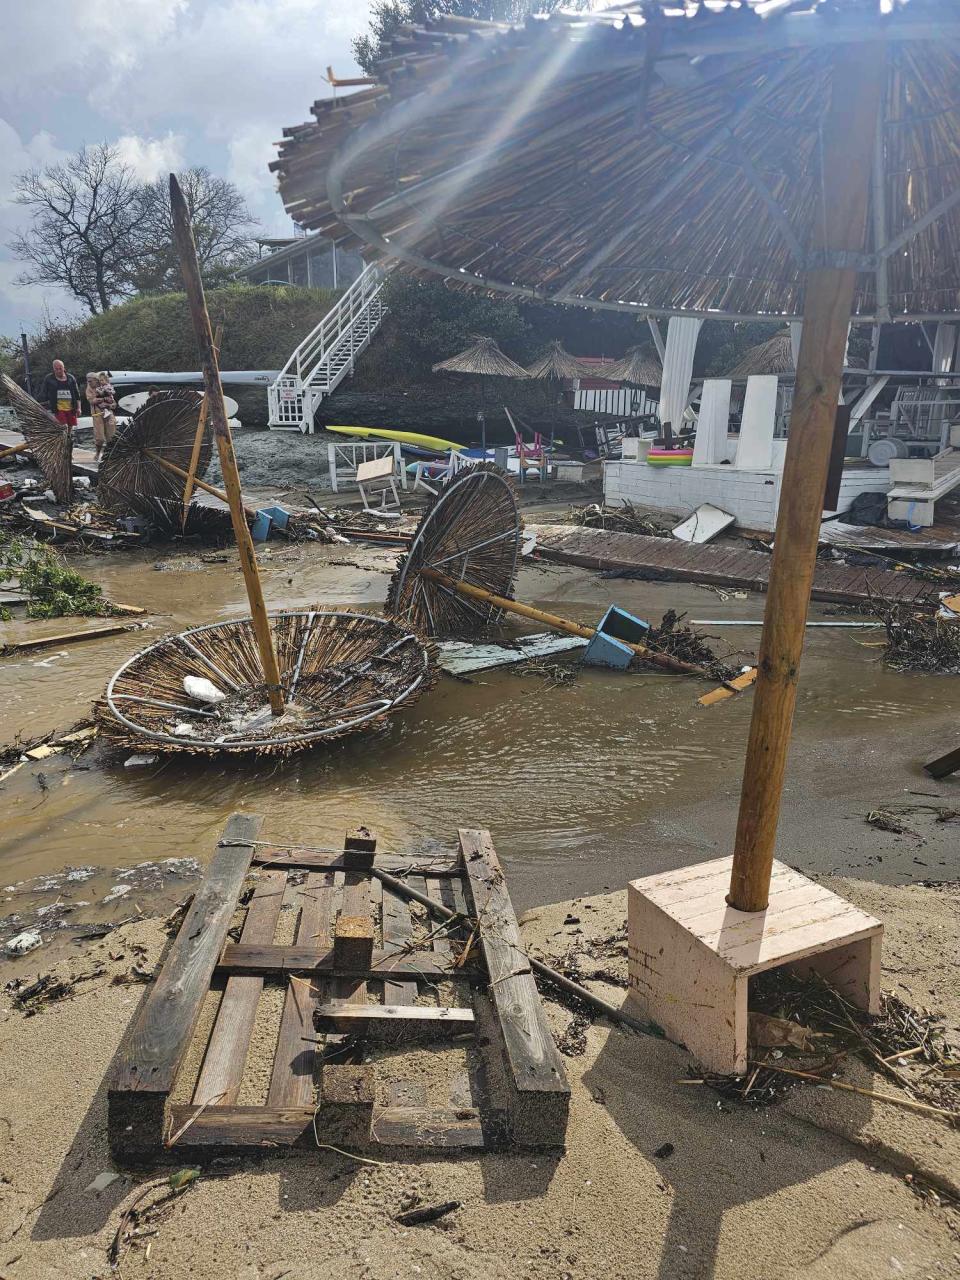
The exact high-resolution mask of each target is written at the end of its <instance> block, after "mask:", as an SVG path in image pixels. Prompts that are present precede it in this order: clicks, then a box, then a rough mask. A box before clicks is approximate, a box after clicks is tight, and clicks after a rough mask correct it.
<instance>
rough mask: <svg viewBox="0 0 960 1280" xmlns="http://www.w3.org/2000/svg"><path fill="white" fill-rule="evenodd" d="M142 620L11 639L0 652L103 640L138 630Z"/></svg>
mask: <svg viewBox="0 0 960 1280" xmlns="http://www.w3.org/2000/svg"><path fill="white" fill-rule="evenodd" d="M143 625H144V624H143V623H142V622H111V623H109V624H108V625H106V626H103V627H87V628H86V629H85V630H81V631H58V632H56V633H55V634H54V635H51V636H30V637H29V639H26V640H12V641H11V642H10V644H5V645H2V646H0V653H21V652H27V651H28V650H31V649H48V648H49V647H50V645H52V644H77V643H78V642H79V641H80V640H104V639H106V637H107V636H119V635H122V634H123V632H124V631H140V630H142V628H143Z"/></svg>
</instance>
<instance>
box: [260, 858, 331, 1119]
mask: <svg viewBox="0 0 960 1280" xmlns="http://www.w3.org/2000/svg"><path fill="white" fill-rule="evenodd" d="M297 895H298V897H299V900H300V914H299V916H298V918H297V925H296V935H295V936H296V941H297V942H298V943H302V944H303V945H304V946H307V947H313V948H314V949H316V948H318V947H321V946H326V945H328V944H329V942H330V933H329V922H330V904H331V901H332V898H333V875H332V873H331V872H328V871H312V872H310V873H309V874H308V875H307V877H306V878H305V880H304V882H303V884H302V885H299V886H298V887H297ZM317 998H318V997H317V992H316V991H315V989H314V987H313V985H312V984H311V983H310V982H309V981H304V980H302V979H300V978H297V977H291V978H290V981H289V982H288V984H287V991H286V995H285V996H284V1000H283V1013H282V1014H281V1015H280V1032H279V1035H278V1036H277V1047H276V1051H275V1053H274V1056H273V1070H272V1071H271V1073H270V1088H269V1091H268V1093H267V1106H268V1107H300V1106H309V1105H310V1103H312V1102H313V1092H314V1084H315V1075H316V1050H315V1049H314V1046H313V1045H312V1044H310V1043H309V1040H308V1037H309V1036H310V1032H311V1029H312V1027H313V1010H314V1008H315V1006H316V1003H317Z"/></svg>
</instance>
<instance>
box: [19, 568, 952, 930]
mask: <svg viewBox="0 0 960 1280" xmlns="http://www.w3.org/2000/svg"><path fill="white" fill-rule="evenodd" d="M394 558H395V557H394V555H393V554H392V553H390V552H385V551H382V550H376V549H372V548H370V547H363V546H351V547H336V548H332V547H326V546H317V545H313V544H308V545H306V546H302V547H287V546H285V545H284V544H282V543H277V544H271V546H270V547H269V548H268V549H267V551H266V552H265V553H264V554H263V559H262V565H261V569H262V573H263V580H264V585H265V590H266V593H267V598H268V604H269V605H270V606H271V607H281V606H282V607H297V606H307V605H312V604H316V603H322V604H323V605H325V606H330V607H336V606H356V605H361V606H365V607H376V606H377V605H378V604H379V603H381V602H382V600H383V598H384V595H385V592H386V586H387V581H388V575H389V573H390V571H391V569H392V565H393V562H394ZM72 562H73V563H75V564H76V565H77V567H78V568H80V569H81V570H82V571H83V572H85V573H86V574H87V575H88V576H90V577H92V578H94V579H95V580H96V581H97V582H99V583H101V584H102V586H103V588H104V590H105V592H106V594H107V595H108V596H109V597H110V598H112V599H114V600H119V601H124V602H127V603H131V604H140V605H144V606H147V607H149V608H150V609H151V610H152V614H151V622H152V624H153V629H151V630H150V631H147V632H144V633H132V634H130V635H124V636H120V637H118V638H112V639H107V640H103V641H93V642H90V643H88V644H82V645H76V646H73V647H70V648H68V649H63V650H59V649H56V648H54V649H51V650H45V651H41V652H40V653H38V654H34V655H32V656H29V657H28V656H24V655H21V656H19V657H18V656H13V657H10V658H7V659H3V660H2V661H0V673H2V679H3V689H4V698H3V705H2V708H0V740H2V741H4V742H9V741H11V740H12V739H13V738H14V736H15V735H16V734H17V733H20V734H22V735H23V736H25V737H34V736H36V735H38V734H40V733H43V732H45V731H47V730H50V729H56V728H59V729H63V728H66V727H67V726H69V725H70V724H72V723H73V722H75V721H77V720H80V719H83V718H85V717H87V716H88V715H89V713H90V707H91V703H92V702H93V701H94V700H95V699H96V698H97V697H98V696H99V695H100V693H101V692H102V690H103V687H104V684H105V682H106V680H107V678H108V677H109V676H110V675H111V674H112V672H113V671H114V670H115V669H116V668H117V667H118V666H119V665H120V664H121V662H122V661H124V660H125V659H126V657H128V656H129V655H130V654H131V653H133V652H135V651H136V649H138V648H139V647H142V645H143V644H144V642H145V641H146V640H152V639H153V638H155V637H157V636H159V635H160V634H162V632H163V631H166V630H181V629H183V628H184V627H187V626H190V625H195V624H198V623H201V622H212V621H216V620H218V619H224V618H229V617H235V616H238V615H242V614H243V613H245V612H246V605H245V598H244V594H243V585H242V579H241V577H240V574H239V572H238V570H237V568H236V561H235V559H234V558H233V555H232V553H231V556H230V560H229V561H228V562H227V563H211V564H204V563H200V562H199V561H198V560H196V559H193V558H190V557H180V558H174V557H173V556H172V555H170V554H169V553H167V552H165V551H159V550H144V551H138V552H136V553H132V554H125V555H108V556H97V557H77V558H74V559H73V561H72ZM158 562H160V563H164V564H166V565H167V566H168V568H166V569H164V570H161V569H158V568H156V567H155V565H156V564H157V563H158ZM517 594H518V597H519V598H520V599H523V600H525V601H528V602H530V603H533V604H538V605H541V606H543V607H545V608H548V609H552V610H553V611H555V612H557V613H561V614H564V613H565V614H567V615H569V616H570V617H573V618H576V619H578V620H582V621H596V620H598V619H599V617H600V616H601V614H602V612H603V611H604V609H605V608H606V606H607V604H609V603H611V602H614V601H615V602H617V603H619V604H620V605H622V606H623V607H625V608H627V609H630V610H631V611H632V612H634V613H637V614H639V615H640V616H646V617H648V618H652V619H655V620H656V619H659V617H660V615H661V614H662V613H663V612H664V610H665V609H667V608H674V609H678V610H685V611H687V612H688V613H689V615H690V616H692V617H700V618H759V617H760V616H761V613H762V608H763V599H762V597H760V596H756V595H751V596H748V597H744V598H738V597H737V596H736V595H733V594H731V593H728V598H726V599H723V598H721V597H720V595H719V594H718V593H717V592H716V591H715V590H712V589H706V588H702V587H698V586H696V585H693V584H683V583H645V582H635V581H626V580H604V579H602V578H601V577H600V576H599V575H598V574H595V573H591V572H589V571H586V570H580V569H574V568H568V567H561V566H553V565H551V566H530V567H524V569H523V570H522V572H521V574H520V579H519V583H518V591H517ZM812 616H816V617H823V616H824V611H823V610H822V609H817V610H815V612H814V614H813V615H812ZM73 625H75V620H67V626H68V627H72V626H73ZM76 625H84V624H83V623H77V624H76ZM62 629H64V620H62V619H61V620H58V621H57V622H50V623H46V622H36V623H24V622H15V623H11V624H6V625H5V626H3V627H0V630H2V631H3V632H4V638H15V637H16V636H17V635H21V634H26V633H29V634H31V635H36V634H40V633H41V632H43V631H44V630H47V631H49V632H51V633H52V632H55V631H57V630H62ZM524 629H525V630H534V629H536V628H533V627H526V628H524ZM705 630H709V628H705ZM712 634H713V635H715V636H717V637H718V639H717V648H718V649H719V650H720V651H722V652H728V651H731V650H733V649H734V648H736V647H737V646H742V647H743V649H744V660H748V659H749V657H750V655H751V654H752V652H753V650H754V649H755V646H756V644H757V641H758V638H759V628H732V627H731V628H724V629H722V630H717V631H715V632H713V633H712ZM881 635H882V632H880V631H879V630H833V629H831V630H817V631H810V632H808V637H809V638H808V644H807V653H806V657H805V661H804V671H803V681H802V685H801V692H800V701H799V708H798V718H797V731H796V736H797V744H798V745H797V747H796V748H795V754H796V755H797V757H798V760H799V763H798V768H799V769H800V770H801V772H800V774H798V775H797V776H798V777H799V778H800V779H801V782H802V781H803V779H807V784H808V789H809V787H810V786H813V785H814V782H813V781H810V779H815V778H819V779H820V781H819V783H817V784H816V785H820V786H822V787H823V788H824V789H825V791H827V792H829V791H831V790H833V791H836V790H837V786H836V785H835V784H836V783H837V780H838V779H842V778H843V777H844V776H846V777H847V778H848V779H849V784H850V787H851V788H855V787H856V786H857V785H862V783H863V778H864V767H865V761H867V760H872V761H873V763H871V764H870V765H869V767H870V768H871V769H878V768H879V769H880V771H881V772H882V770H883V767H884V762H885V761H887V758H888V756H889V757H890V759H891V760H892V759H893V757H894V755H895V754H896V751H895V750H894V749H893V745H894V744H895V743H896V742H897V741H901V742H903V741H905V738H904V736H903V735H907V734H910V733H912V734H914V735H915V734H916V733H917V732H918V729H922V728H923V726H924V725H926V726H929V727H930V732H931V733H933V732H934V730H937V731H938V732H939V731H940V730H939V727H940V726H941V725H942V724H943V723H944V718H945V717H946V716H947V715H949V714H950V711H951V706H950V704H951V701H952V700H953V699H954V698H955V693H954V690H955V689H956V688H957V682H956V680H955V679H950V678H938V677H930V676H916V675H905V674H898V673H895V672H891V671H889V670H887V669H885V668H884V667H882V666H881V665H880V660H879V654H880V652H881V651H880V649H879V648H877V647H875V646H876V643H877V642H878V641H879V639H880V637H881ZM472 679H473V681H474V682H473V683H472V684H464V683H460V682H458V681H454V680H451V679H448V678H445V677H444V678H441V680H440V681H439V683H438V684H437V686H436V687H435V689H433V690H432V691H431V692H430V693H429V694H427V695H426V696H425V697H423V698H422V699H421V700H420V701H419V702H418V703H417V704H416V705H414V706H413V707H411V708H409V709H408V710H406V711H403V712H401V713H399V714H397V715H395V716H393V717H392V718H391V719H390V720H389V721H388V723H387V724H386V726H385V727H384V728H383V729H381V730H379V731H378V732H376V733H374V734H372V735H358V736H355V737H353V738H348V739H345V740H343V741H342V742H341V743H339V744H335V745H333V746H332V747H329V748H320V749H318V750H315V751H312V752H307V753H301V754H299V755H296V756H293V757H291V758H290V759H289V760H286V761H278V760H276V759H273V758H266V759H263V760H259V761H242V760H239V761H238V760H237V759H236V758H229V757H223V758H221V759H219V760H217V759H211V760H207V759H203V758H200V757H195V756H185V757H179V758H178V757H174V758H172V759H169V758H168V759H166V760H165V759H164V758H163V757H161V758H160V760H159V761H158V762H157V763H156V764H155V765H153V766H151V767H146V768H135V769H128V768H124V767H123V763H122V762H123V759H124V757H125V755H127V754H129V753H121V754H120V755H119V756H110V755H109V754H108V753H107V752H106V751H104V750H103V749H102V748H100V747H96V748H94V749H93V750H91V751H89V752H87V753H86V754H85V755H84V756H82V757H81V759H80V760H79V761H78V763H77V764H76V765H74V764H73V763H72V762H71V761H70V760H69V759H68V758H66V757H55V758H52V759H48V760H46V761H43V762H40V763H31V764H28V765H25V766H24V767H23V768H22V769H20V770H19V771H18V772H17V773H16V774H15V775H14V776H12V777H11V778H9V779H8V780H7V781H6V782H4V783H3V784H0V806H2V812H3V822H2V829H0V877H2V883H3V884H4V885H8V886H9V885H11V884H16V883H18V882H20V881H23V880H25V879H27V878H29V877H34V876H37V875H39V874H42V873H48V872H59V871H62V870H63V869H64V868H66V867H71V866H85V865H90V866H95V867H98V868H104V871H103V872H98V877H97V878H96V879H95V880H94V881H93V882H92V883H91V884H90V885H85V886H84V890H85V892H84V895H83V896H84V899H85V900H92V901H93V902H94V903H95V904H96V903H97V901H98V895H100V896H101V897H102V895H103V891H104V890H105V888H107V887H109V885H110V883H111V882H112V880H113V878H114V876H113V874H112V872H113V871H115V870H116V869H118V868H128V867H130V866H132V865H134V864H137V863H140V862H143V861H147V860H154V859H164V858H170V857H177V858H181V857H193V858H197V859H199V860H200V861H201V862H202V861H205V860H207V859H208V858H209V856H210V854H211V851H212V849H213V847H214V844H215V842H216V838H217V834H218V832H219V831H220V828H221V827H222V825H223V823H224V820H225V819H226V817H227V815H228V814H229V813H230V812H232V811H233V810H235V809H246V810H250V811H256V812H261V813H263V814H265V815H266V819H267V821H266V827H265V832H266V834H269V835H270V836H273V837H277V838H281V839H282V838H288V839H290V840H291V841H298V842H301V843H305V844H310V845H316V846H320V847H326V846H332V845H335V844H337V843H338V842H340V841H341V840H342V837H343V832H344V830H345V829H346V828H347V827H353V826H356V825H358V824H359V823H365V824H367V825H368V826H372V827H374V828H376V829H377V830H378V832H379V835H380V840H381V846H382V847H383V848H403V849H411V848H426V847H430V846H450V845H452V844H453V843H454V842H455V839H456V829H457V827H458V826H484V827H488V828H489V829H490V830H491V831H492V833H493V836H494V841H495V844H496V846H497V849H498V851H499V853H500V856H501V859H502V861H503V862H504V864H505V866H506V867H507V869H508V872H509V879H510V886H511V890H512V892H513V896H514V899H515V902H516V904H517V906H518V908H523V907H526V906H529V905H533V904H536V903H540V902H549V901H557V900H559V899H562V898H565V897H567V896H569V895H570V894H571V893H572V892H576V893H580V892H588V891H593V892H597V891H600V890H602V889H604V888H607V887H611V888H619V887H622V886H623V884H624V883H625V881H626V879H627V878H628V877H632V876H636V875H641V874H645V873H648V872H651V871H653V870H657V869H659V868H660V867H662V866H663V865H664V863H665V861H670V860H672V861H674V862H676V861H678V860H679V859H680V858H682V857H683V855H684V852H685V851H686V853H687V856H688V857H689V858H690V860H693V859H694V858H699V857H703V856H711V855H713V856H715V854H716V852H720V851H724V850H723V848H722V841H723V840H724V839H726V838H728V836H727V833H728V831H729V829H730V826H729V824H730V819H731V814H735V810H736V793H737V790H738V787H739V773H740V767H741V762H742V758H743V748H744V743H745V737H746V731H747V725H748V723H749V715H750V705H751V702H750V696H749V695H747V696H744V697H740V698H737V699H733V700H731V701H729V702H727V703H724V704H722V705H720V706H717V707H714V708H712V709H710V710H702V709H700V708H698V707H697V706H696V705H695V699H696V697H697V695H698V694H699V693H701V692H703V688H704V687H703V686H702V685H700V683H699V682H697V681H694V680H690V679H688V678H684V677H674V676H669V675H664V674H660V673H653V672H637V673H630V674H627V675H624V674H619V673H614V672H609V671H597V670H585V671H583V672H582V674H581V675H580V676H579V678H578V679H577V680H576V681H575V682H572V683H569V684H565V685H562V686H550V685H548V684H546V683H545V682H543V681H542V680H539V679H536V678H525V679H520V678H518V677H517V676H516V675H515V674H512V673H511V672H510V671H509V670H499V671H490V672H483V673H479V674H478V675H476V676H475V677H472ZM805 751H806V755H804V752H805ZM901 754H902V752H901ZM807 756H809V758H810V759H809V761H808V764H804V761H805V760H806V759H807ZM808 766H809V767H808ZM804 769H806V770H807V772H806V773H804V772H803V770H804ZM808 775H809V776H808ZM915 785H917V786H922V785H923V784H922V783H916V784H915ZM840 789H841V790H842V787H841V788H840ZM900 789H902V788H900ZM931 789H935V788H931ZM809 800H810V796H809V795H808V796H807V801H808V811H809ZM861 809H862V806H861ZM798 812H799V810H798ZM692 813H696V814H697V815H698V816H697V819H696V822H692V820H691V819H690V814H692ZM714 813H716V814H717V817H716V825H714ZM815 813H816V809H815V806H814V808H813V816H812V817H811V816H808V818H807V822H808V825H809V823H810V822H811V821H812V822H813V823H814V827H815V825H816V818H815ZM685 815H686V817H685ZM868 830H869V829H868ZM870 834H873V833H872V832H871V833H870ZM811 837H812V839H811V841H810V844H811V847H812V846H813V845H814V844H816V838H815V837H816V832H815V831H813V832H811ZM718 840H720V841H721V844H720V845H719V846H718V844H717V841H718ZM857 848H859V846H857ZM852 854H853V850H851V854H850V857H849V858H848V862H849V863H850V865H851V866H854V865H858V864H856V862H855V861H854V860H853V856H852ZM846 856H847V855H845V854H843V853H842V851H841V854H840V855H838V858H839V862H840V863H841V864H842V863H843V861H844V857H846ZM837 860H838V859H837V858H834V861H837ZM810 861H811V863H812V865H814V866H815V867H816V868H817V869H829V867H830V866H832V863H831V861H830V858H828V857H827V858H825V859H821V860H820V861H819V862H818V860H817V857H816V856H814V855H813V854H811V858H810ZM841 869H842V867H841ZM877 873H878V874H879V875H889V874H890V864H889V863H888V864H887V867H886V868H883V869H881V868H877ZM14 896H15V895H14ZM128 898H129V895H128ZM9 901H10V898H9V897H8V903H9ZM110 909H111V911H117V910H121V909H123V910H128V905H127V903H126V902H121V903H119V904H114V905H113V906H112V907H111V908H110ZM90 910H93V908H90ZM0 914H2V911H0ZM103 914H104V911H103V910H102V909H101V910H100V911H99V915H98V917H97V918H100V916H102V915H103Z"/></svg>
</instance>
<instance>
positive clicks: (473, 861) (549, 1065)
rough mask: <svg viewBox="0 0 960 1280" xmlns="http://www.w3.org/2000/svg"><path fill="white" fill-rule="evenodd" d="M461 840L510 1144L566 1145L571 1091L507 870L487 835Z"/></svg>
mask: <svg viewBox="0 0 960 1280" xmlns="http://www.w3.org/2000/svg"><path fill="white" fill-rule="evenodd" d="M459 837H460V852H461V855H462V857H463V865H464V869H465V871H466V873H467V888H468V893H469V896H470V898H471V899H472V905H473V915H474V918H475V919H476V921H477V922H478V924H477V927H478V929H479V934H480V945H481V947H482V949H483V954H484V958H485V960H486V964H487V971H488V973H489V976H490V986H489V998H490V999H491V1000H492V1001H493V1005H494V1007H495V1009H496V1012H497V1019H498V1022H499V1025H500V1029H501V1031H502V1045H501V1048H502V1050H503V1057H504V1065H505V1069H506V1076H507V1089H508V1094H509V1098H510V1117H509V1123H510V1128H511V1131H512V1136H513V1140H514V1142H515V1143H516V1144H517V1145H518V1146H521V1147H527V1146H563V1143H564V1140H565V1137H566V1131H567V1116H568V1113H569V1109H570V1086H569V1085H568V1084H567V1077H566V1072H565V1071H564V1069H563V1061H562V1059H561V1057H560V1054H559V1052H558V1051H557V1046H556V1045H555V1044H554V1042H553V1036H552V1035H551V1034H550V1028H549V1027H548V1026H547V1020H546V1017H545V1016H544V1012H543V1005H542V1004H541V1003H540V995H539V993H538V991H537V984H536V982H535V981H534V978H533V972H532V970H531V967H530V961H529V959H528V957H527V953H526V951H525V949H524V947H523V943H522V942H521V941H520V930H519V928H518V926H517V917H516V916H515V914H514V911H513V904H512V903H511V901H510V895H509V893H508V892H507V883H506V880H505V879H504V876H503V869H502V868H501V866H500V862H499V860H498V858H497V855H496V852H495V850H494V847H493V841H492V840H491V839H490V833H489V831H476V830H466V829H461V830H460V832H459ZM476 998H477V999H483V998H485V997H484V996H482V995H479V994H478V995H477V997H476Z"/></svg>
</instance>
